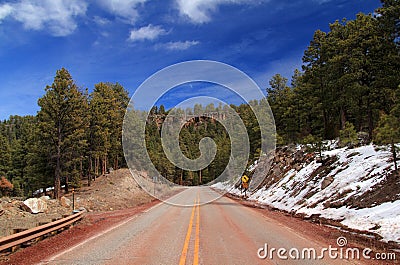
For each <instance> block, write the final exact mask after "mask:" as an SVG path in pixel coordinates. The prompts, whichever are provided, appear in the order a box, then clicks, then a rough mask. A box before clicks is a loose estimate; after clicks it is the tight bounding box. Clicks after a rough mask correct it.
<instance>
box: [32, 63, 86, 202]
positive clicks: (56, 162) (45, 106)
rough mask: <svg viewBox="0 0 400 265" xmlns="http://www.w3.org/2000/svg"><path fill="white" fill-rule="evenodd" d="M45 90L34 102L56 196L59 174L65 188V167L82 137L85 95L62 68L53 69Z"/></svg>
mask: <svg viewBox="0 0 400 265" xmlns="http://www.w3.org/2000/svg"><path fill="white" fill-rule="evenodd" d="M45 91H46V94H45V95H44V96H43V97H42V98H40V99H39V101H38V105H39V106H40V108H41V109H40V111H39V112H38V120H39V129H40V133H41V137H40V143H41V146H43V147H44V148H47V147H48V149H49V150H48V152H49V157H48V162H49V164H50V165H51V167H52V168H53V170H54V197H55V198H57V199H59V198H60V197H61V181H62V178H63V177H64V178H66V179H65V180H64V181H65V184H66V187H68V173H67V169H68V166H70V163H71V161H72V160H73V159H74V158H75V154H74V147H76V146H75V143H76V142H79V141H82V139H83V137H84V128H85V122H84V121H83V120H82V119H81V118H80V117H79V116H80V115H81V114H82V112H83V111H82V107H84V106H85V102H86V98H85V96H84V94H83V93H82V92H81V91H80V90H79V89H78V87H77V86H76V84H75V82H74V80H73V79H72V77H71V75H70V74H69V72H68V71H67V70H66V69H65V68H62V69H60V70H58V71H57V72H56V76H55V78H54V82H53V84H52V85H51V86H47V87H46V89H45Z"/></svg>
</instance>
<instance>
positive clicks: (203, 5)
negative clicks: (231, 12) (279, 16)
mask: <svg viewBox="0 0 400 265" xmlns="http://www.w3.org/2000/svg"><path fill="white" fill-rule="evenodd" d="M254 2H260V1H254V0H176V3H177V5H178V9H179V12H180V13H181V15H183V16H186V17H188V18H189V19H190V20H191V21H192V22H194V23H206V22H209V21H210V20H211V13H213V12H215V11H216V9H217V8H218V5H221V4H246V3H247V4H252V3H254Z"/></svg>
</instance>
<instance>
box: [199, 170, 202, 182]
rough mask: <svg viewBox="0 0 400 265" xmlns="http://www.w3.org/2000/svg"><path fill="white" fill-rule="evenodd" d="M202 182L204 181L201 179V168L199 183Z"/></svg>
mask: <svg viewBox="0 0 400 265" xmlns="http://www.w3.org/2000/svg"><path fill="white" fill-rule="evenodd" d="M201 182H202V179H201V169H200V172H199V185H201Z"/></svg>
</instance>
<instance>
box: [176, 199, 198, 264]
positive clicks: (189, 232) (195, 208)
mask: <svg viewBox="0 0 400 265" xmlns="http://www.w3.org/2000/svg"><path fill="white" fill-rule="evenodd" d="M195 212H197V215H196V235H195V241H194V257H193V265H198V264H199V247H200V241H199V237H200V198H199V196H197V199H195V200H194V205H193V208H192V214H191V215H190V221H189V226H188V229H187V233H186V238H185V244H184V245H183V249H182V254H181V259H180V261H179V265H185V264H186V257H187V253H188V248H189V242H190V236H191V235H192V230H193V221H194V215H195Z"/></svg>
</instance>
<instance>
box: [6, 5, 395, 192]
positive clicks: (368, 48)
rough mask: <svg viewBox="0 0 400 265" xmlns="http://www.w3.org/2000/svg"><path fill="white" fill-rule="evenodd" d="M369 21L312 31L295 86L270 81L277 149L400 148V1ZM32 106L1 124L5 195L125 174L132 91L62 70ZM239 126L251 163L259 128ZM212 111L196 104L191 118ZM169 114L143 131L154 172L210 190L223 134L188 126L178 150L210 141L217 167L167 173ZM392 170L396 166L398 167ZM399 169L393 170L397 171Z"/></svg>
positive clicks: (156, 112) (225, 143)
mask: <svg viewBox="0 0 400 265" xmlns="http://www.w3.org/2000/svg"><path fill="white" fill-rule="evenodd" d="M381 2H382V7H381V8H378V9H377V10H376V11H375V12H374V14H369V15H367V14H362V13H360V14H358V15H357V16H356V18H355V19H354V20H346V19H343V20H341V21H336V22H334V23H332V24H331V25H330V29H329V31H328V32H323V31H321V30H316V31H315V33H314V36H313V39H312V40H311V41H310V44H309V46H308V47H307V49H306V50H305V51H304V56H303V65H302V69H301V70H296V71H295V72H294V74H293V77H292V79H291V83H290V85H289V84H288V81H289V80H288V78H286V77H283V76H281V75H280V74H276V75H275V76H273V78H272V79H271V80H270V82H269V86H268V87H267V89H266V93H267V97H266V98H267V100H268V102H269V104H270V106H271V109H272V111H273V114H274V118H275V124H276V131H277V143H278V144H289V143H301V142H303V143H312V144H314V145H315V146H320V145H318V144H319V143H321V141H322V140H323V139H335V138H338V137H340V140H341V142H342V144H344V145H356V144H357V142H358V138H359V137H357V133H358V134H359V135H364V136H365V137H364V140H366V141H367V142H371V141H374V142H375V143H376V144H383V145H388V146H389V148H390V149H391V150H392V152H393V156H394V157H396V146H395V143H398V142H400V71H399V69H400V1H398V0H381ZM45 92H46V93H45V95H44V96H43V97H42V98H40V99H39V100H38V105H39V107H40V110H39V111H38V113H37V115H36V116H24V117H20V116H10V117H9V119H7V120H4V121H2V122H0V177H2V178H1V187H0V196H1V195H14V196H31V195H32V193H33V192H34V191H35V190H37V189H39V188H45V187H51V186H54V187H55V190H54V196H55V197H56V198H59V197H60V196H61V186H63V185H65V190H66V191H68V189H69V188H71V187H79V186H81V185H82V183H87V185H90V184H91V181H93V180H95V178H96V177H97V176H100V175H102V174H105V173H106V171H107V170H108V168H111V167H112V168H114V169H118V168H120V167H125V166H126V162H125V160H124V155H123V150H122V144H121V141H122V135H121V132H122V123H123V118H124V114H125V110H126V108H127V106H128V103H129V96H128V92H127V91H126V90H125V89H124V88H123V87H122V86H121V85H120V84H118V83H115V84H113V83H98V84H96V85H95V87H94V89H93V92H92V93H89V92H88V90H81V89H80V88H78V87H77V85H76V84H75V82H74V80H73V78H72V77H71V75H70V74H69V72H68V71H67V70H66V69H64V68H63V69H60V70H58V71H57V72H56V76H55V78H54V82H53V84H52V85H50V86H47V87H46V88H45ZM231 107H232V108H234V109H235V110H236V111H237V112H238V113H239V115H240V117H241V118H242V120H243V122H244V124H245V126H246V128H247V130H248V135H249V138H250V144H251V146H250V157H249V163H250V162H251V161H253V160H254V159H256V158H257V157H258V156H259V154H260V134H259V131H260V128H259V125H258V123H257V120H256V119H255V116H254V114H253V113H252V112H251V108H250V107H249V105H245V104H242V105H240V106H233V105H232V106H231ZM210 109H211V110H212V111H216V112H218V111H219V109H218V107H217V108H215V107H214V106H213V105H208V106H205V107H204V108H203V107H202V106H201V105H199V104H198V105H197V106H195V107H194V109H193V110H190V111H192V112H193V113H196V112H207V111H208V110H210ZM167 114H168V110H166V109H165V108H164V106H159V107H154V108H153V109H152V111H151V112H150V116H149V117H150V118H149V119H148V122H147V126H146V146H147V149H148V152H149V155H150V157H151V159H152V161H153V163H154V164H155V166H156V168H157V169H158V170H159V171H160V172H162V174H163V175H164V176H165V177H166V178H167V179H169V180H171V181H173V182H175V183H179V184H185V185H197V184H202V183H207V182H209V181H210V180H212V179H213V178H215V177H216V176H218V174H219V173H220V172H221V170H223V169H224V168H225V166H226V164H227V161H228V159H229V155H230V145H229V143H230V140H229V136H228V135H227V132H226V131H225V129H224V127H223V126H222V125H221V124H219V123H218V122H217V121H216V120H214V119H213V118H210V117H201V118H197V119H192V120H189V121H188V122H187V123H186V124H185V126H184V127H183V129H182V131H181V133H180V144H181V149H182V151H183V153H184V154H186V155H187V156H188V157H189V158H196V157H197V156H198V155H199V149H198V142H199V140H200V139H201V138H203V137H206V136H208V137H211V138H213V139H214V141H215V142H216V144H217V146H218V153H217V156H216V159H215V160H214V161H213V162H212V163H211V164H210V165H209V166H208V167H207V168H205V169H203V170H201V171H198V172H190V171H184V170H181V169H179V168H177V167H175V166H174V165H173V164H171V163H170V162H169V161H168V159H167V158H166V156H165V155H164V154H163V152H162V147H161V144H160V129H161V126H162V121H163V119H164V118H165V117H166V115H167ZM394 161H396V160H394ZM396 167H397V165H396Z"/></svg>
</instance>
